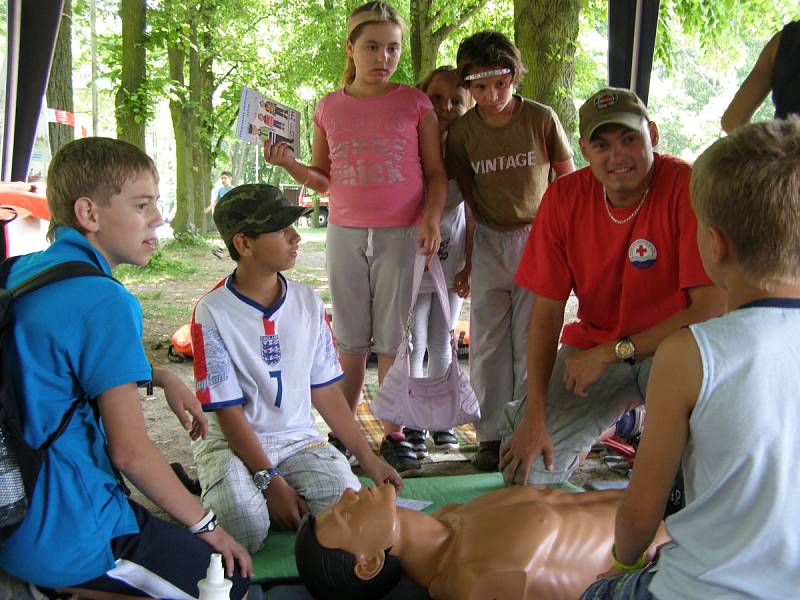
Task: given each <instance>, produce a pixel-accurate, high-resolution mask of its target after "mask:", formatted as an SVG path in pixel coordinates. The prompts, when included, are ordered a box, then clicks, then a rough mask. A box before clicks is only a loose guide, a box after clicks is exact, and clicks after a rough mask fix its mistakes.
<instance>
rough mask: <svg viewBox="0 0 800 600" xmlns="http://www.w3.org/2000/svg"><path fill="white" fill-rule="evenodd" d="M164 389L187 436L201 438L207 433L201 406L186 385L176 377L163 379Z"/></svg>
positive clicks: (205, 420)
mask: <svg viewBox="0 0 800 600" xmlns="http://www.w3.org/2000/svg"><path fill="white" fill-rule="evenodd" d="M161 387H162V388H163V389H164V396H165V397H166V398H167V404H168V405H169V407H170V409H171V410H172V412H174V413H175V416H176V417H178V421H180V422H181V425H182V426H183V428H184V429H185V430H186V431H188V432H189V437H190V438H192V439H193V440H196V439H199V438H201V437H202V438H203V439H206V436H207V435H208V419H207V418H206V415H205V413H204V412H203V407H202V406H201V405H200V402H199V401H198V400H197V398H196V397H195V395H194V394H193V393H192V392H191V391H190V390H189V388H188V387H186V384H185V383H183V381H181V380H180V379H179V378H178V377H174V378H169V379H165V381H164V384H163V385H162V386H161Z"/></svg>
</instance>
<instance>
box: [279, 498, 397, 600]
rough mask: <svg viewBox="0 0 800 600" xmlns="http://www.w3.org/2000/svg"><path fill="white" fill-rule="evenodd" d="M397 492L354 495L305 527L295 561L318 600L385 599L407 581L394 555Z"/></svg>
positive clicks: (299, 535) (299, 536) (306, 519)
mask: <svg viewBox="0 0 800 600" xmlns="http://www.w3.org/2000/svg"><path fill="white" fill-rule="evenodd" d="M395 501H396V499H395V489H394V486H391V485H384V486H381V487H378V488H376V487H362V488H361V491H359V492H355V491H353V490H351V489H348V490H346V491H345V492H344V494H342V498H341V499H340V500H339V502H338V503H336V504H334V505H333V506H331V507H330V508H328V509H326V510H325V511H324V512H322V513H320V514H319V515H318V516H317V517H316V518H315V517H314V516H313V515H312V514H310V513H309V514H307V515H306V516H305V517H304V518H303V520H302V521H301V522H300V527H299V528H298V531H297V539H296V542H295V559H296V561H297V570H298V572H299V573H300V579H301V580H302V581H303V583H304V584H305V586H306V587H307V588H308V591H309V592H311V594H312V595H313V596H314V598H316V599H317V600H329V599H330V600H339V599H342V598H348V599H352V600H362V599H363V600H368V599H370V598H381V597H383V596H384V595H385V594H387V593H388V592H389V590H391V589H392V588H393V587H394V586H395V585H397V582H398V581H399V580H400V578H401V576H402V570H401V567H400V560H399V559H398V558H397V557H396V556H393V555H392V554H390V553H389V551H390V550H391V548H392V546H393V545H394V541H395V535H396V533H397V524H396V518H395V517H396V511H395Z"/></svg>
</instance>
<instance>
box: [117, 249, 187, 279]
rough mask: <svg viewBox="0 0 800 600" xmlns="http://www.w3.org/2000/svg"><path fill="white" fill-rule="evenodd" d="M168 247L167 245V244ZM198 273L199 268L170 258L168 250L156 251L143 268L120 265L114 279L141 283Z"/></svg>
mask: <svg viewBox="0 0 800 600" xmlns="http://www.w3.org/2000/svg"><path fill="white" fill-rule="evenodd" d="M165 246H166V244H165ZM196 272H197V267H195V266H193V265H190V264H187V263H185V262H184V261H182V260H181V259H179V258H173V257H172V256H169V255H168V254H167V252H166V250H163V249H162V250H156V251H155V252H153V254H152V255H151V256H150V260H149V261H148V262H147V264H146V265H145V266H143V267H138V266H136V265H120V266H118V267H117V268H116V269H114V277H116V278H117V279H119V280H120V281H122V282H123V283H141V282H144V281H153V280H159V279H164V278H167V277H185V276H186V275H192V274H194V273H196Z"/></svg>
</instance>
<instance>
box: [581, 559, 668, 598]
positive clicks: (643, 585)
mask: <svg viewBox="0 0 800 600" xmlns="http://www.w3.org/2000/svg"><path fill="white" fill-rule="evenodd" d="M657 570H658V563H656V562H654V563H651V564H649V565H647V566H646V567H645V568H644V569H640V570H638V571H634V572H633V573H628V574H627V575H620V576H619V577H612V578H611V579H598V580H597V581H595V582H594V583H593V584H592V585H590V586H589V587H588V588H586V591H585V592H583V594H582V595H581V597H580V600H653V594H651V593H650V581H651V580H652V579H653V575H655V574H656V571H657Z"/></svg>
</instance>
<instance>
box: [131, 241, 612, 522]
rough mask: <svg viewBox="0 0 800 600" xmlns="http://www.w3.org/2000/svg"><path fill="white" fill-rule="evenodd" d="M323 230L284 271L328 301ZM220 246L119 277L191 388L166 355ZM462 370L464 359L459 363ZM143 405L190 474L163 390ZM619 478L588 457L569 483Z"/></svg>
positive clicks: (187, 370) (223, 266) (209, 279)
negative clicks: (168, 269) (174, 266)
mask: <svg viewBox="0 0 800 600" xmlns="http://www.w3.org/2000/svg"><path fill="white" fill-rule="evenodd" d="M324 231H325V230H310V229H300V233H301V236H302V237H303V241H302V242H301V247H300V255H299V257H298V261H297V265H296V266H295V268H294V269H292V270H291V271H289V272H288V273H287V275H288V276H289V277H290V278H292V279H294V280H298V281H302V282H304V283H307V284H308V285H310V286H311V287H313V288H315V289H316V290H317V292H318V293H319V294H320V295H321V296H322V298H323V300H325V301H328V300H329V297H328V292H327V275H326V273H325V254H324ZM220 247H222V242H221V241H220V240H218V239H217V240H214V239H211V240H210V241H209V244H208V245H195V246H189V247H183V246H181V247H180V248H178V249H175V248H172V249H170V248H169V246H167V248H168V249H167V250H165V254H166V255H168V256H170V257H174V258H177V259H179V260H181V261H182V262H183V263H184V264H186V265H190V266H191V267H193V268H194V269H195V270H194V272H192V273H184V272H180V270H178V272H177V273H171V274H166V275H163V276H158V277H153V276H152V275H151V276H148V277H147V278H142V277H141V276H139V275H137V273H136V271H126V273H125V275H124V276H122V277H121V279H122V281H123V283H125V285H126V286H127V287H128V289H129V290H130V291H131V292H132V293H134V294H135V295H136V296H137V297H138V298H139V300H140V302H141V304H142V311H143V315H144V336H143V342H144V347H145V350H146V352H147V354H148V356H149V358H150V360H151V362H152V364H153V365H154V366H155V367H157V368H164V369H168V370H169V371H171V372H173V373H175V374H176V375H178V376H179V377H180V378H181V379H182V380H183V381H184V382H185V383H186V385H187V386H189V388H190V389H193V378H192V363H191V362H190V361H186V362H182V363H179V362H172V361H171V360H170V359H169V358H168V355H167V352H168V349H169V345H170V338H171V336H172V334H173V333H174V332H175V330H176V329H177V328H178V327H180V326H181V325H182V324H184V323H187V322H189V320H190V318H191V312H192V308H193V307H194V305H195V303H196V302H197V300H198V299H199V298H200V297H201V296H202V295H203V294H204V293H206V292H207V291H208V290H210V289H211V288H212V287H214V285H215V284H216V283H217V282H219V281H220V280H221V279H222V278H223V277H225V276H226V275H227V274H228V273H230V271H231V270H233V268H234V266H235V265H234V263H233V261H232V260H230V258H229V257H228V256H227V252H226V253H225V254H224V257H223V258H218V257H217V256H215V255H214V254H213V253H212V250H213V249H214V248H220ZM468 310H469V303H468V302H465V307H464V309H463V310H462V319H468V318H469V317H468V314H469V313H468ZM575 310H576V306H575V303H574V302H572V303H570V304H569V306H568V309H567V318H568V319H571V318H573V317H574V314H575ZM463 364H464V366H465V368H466V367H467V365H466V361H463ZM376 381H377V373H376V369H375V368H370V369H369V370H368V382H376ZM142 406H143V409H144V415H145V420H146V424H147V430H148V433H149V435H150V437H151V438H152V439H153V440H154V441H155V443H156V444H157V445H158V447H159V448H160V449H161V451H162V453H163V454H164V456H165V457H166V458H167V460H168V461H169V462H180V463H181V464H182V465H183V466H184V467H185V468H186V470H187V472H188V473H189V474H190V475H192V476H194V474H195V469H194V465H193V460H192V453H191V448H190V440H189V437H188V435H187V434H186V433H185V432H184V431H183V429H182V428H181V427H180V425H179V423H178V421H177V419H176V418H175V416H174V415H173V414H172V412H171V411H170V410H169V408H168V407H167V404H166V401H165V400H164V396H163V393H162V392H161V391H160V390H158V389H156V392H155V395H154V396H153V397H151V398H148V399H146V400H145V401H144V402H143V405H142ZM470 472H476V471H475V470H474V468H473V467H472V466H471V465H470V464H469V463H467V462H461V463H456V462H445V463H438V464H435V465H428V464H427V463H426V465H425V474H426V475H434V474H463V473H470ZM598 479H600V480H607V479H620V477H619V476H617V475H615V474H614V473H613V472H611V471H609V470H608V469H607V468H606V467H605V466H604V465H603V463H602V462H601V461H599V460H590V461H587V462H586V463H585V464H584V466H583V467H582V468H581V469H580V472H578V473H576V476H575V477H573V479H572V481H573V483H576V484H577V485H584V484H585V483H586V482H587V481H592V480H598ZM134 497H135V498H136V499H137V500H138V501H140V502H143V503H144V504H145V505H147V506H148V507H150V508H151V509H152V510H154V511H155V512H157V513H158V514H161V515H163V513H162V512H161V511H160V510H157V509H156V508H155V507H154V506H153V505H152V504H151V503H150V502H149V501H147V500H146V499H145V498H143V497H142V496H141V494H138V493H137V492H134Z"/></svg>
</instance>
